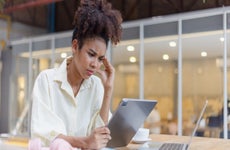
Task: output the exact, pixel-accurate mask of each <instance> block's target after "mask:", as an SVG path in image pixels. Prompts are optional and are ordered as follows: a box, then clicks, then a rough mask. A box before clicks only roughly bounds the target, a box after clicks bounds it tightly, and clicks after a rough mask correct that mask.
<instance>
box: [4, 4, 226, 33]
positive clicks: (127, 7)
mask: <svg viewBox="0 0 230 150" xmlns="http://www.w3.org/2000/svg"><path fill="white" fill-rule="evenodd" d="M108 1H109V2H111V3H112V5H113V7H114V8H116V9H118V10H120V11H121V13H122V16H123V19H124V21H130V20H137V19H142V18H150V17H153V16H162V15H168V14H175V13H181V12H188V11H194V10H201V9H208V8H215V7H222V6H229V5H230V0H108ZM79 2H80V0H0V9H1V12H2V14H4V15H7V16H10V18H11V20H12V21H17V22H21V23H24V24H27V25H31V26H35V27H40V28H43V29H46V30H47V32H57V31H65V30H70V29H72V28H73V26H72V21H73V16H74V12H75V10H76V8H77V7H78V6H79Z"/></svg>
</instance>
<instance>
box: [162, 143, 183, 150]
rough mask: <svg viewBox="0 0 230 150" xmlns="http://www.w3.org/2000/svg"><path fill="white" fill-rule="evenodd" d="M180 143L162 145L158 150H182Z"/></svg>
mask: <svg viewBox="0 0 230 150" xmlns="http://www.w3.org/2000/svg"><path fill="white" fill-rule="evenodd" d="M183 146H184V144H182V143H164V144H163V145H162V146H161V147H160V149H159V150H183Z"/></svg>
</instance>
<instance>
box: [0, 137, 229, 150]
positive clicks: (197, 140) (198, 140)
mask: <svg viewBox="0 0 230 150" xmlns="http://www.w3.org/2000/svg"><path fill="white" fill-rule="evenodd" d="M149 138H151V139H152V141H154V142H170V143H173V142H174V143H178V142H182V143H188V141H189V140H190V136H177V135H166V134H151V135H150V136H149ZM15 141H16V140H14V141H13V142H9V143H8V144H7V145H5V144H3V143H1V142H0V150H26V149H27V146H26V145H27V142H28V141H18V140H17V142H15ZM141 146H142V144H135V143H132V142H131V143H130V144H129V145H128V146H127V147H122V148H117V150H137V149H138V148H140V147H141ZM229 149H230V140H229V139H220V138H207V137H193V139H192V142H191V145H190V147H189V150H229Z"/></svg>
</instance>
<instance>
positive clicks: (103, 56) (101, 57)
mask: <svg viewBox="0 0 230 150" xmlns="http://www.w3.org/2000/svg"><path fill="white" fill-rule="evenodd" d="M89 51H90V52H92V53H93V54H94V55H97V52H96V51H95V50H93V49H91V48H90V49H89ZM99 58H100V59H104V58H105V55H102V56H100V57H99Z"/></svg>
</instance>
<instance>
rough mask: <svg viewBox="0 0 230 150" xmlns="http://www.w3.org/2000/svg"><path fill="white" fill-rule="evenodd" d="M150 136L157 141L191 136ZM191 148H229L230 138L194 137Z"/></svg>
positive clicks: (132, 147)
mask: <svg viewBox="0 0 230 150" xmlns="http://www.w3.org/2000/svg"><path fill="white" fill-rule="evenodd" d="M150 138H151V139H152V140H153V141H156V142H187V141H189V139H190V137H189V136H176V135H164V134H155V135H154V134H152V135H150ZM140 146H141V145H140V144H133V143H130V144H129V145H128V146H127V147H126V148H120V149H119V150H126V149H131V150H134V149H138V148H139V147H140ZM189 148H190V149H189V150H229V149H230V140H226V139H220V138H207V137H193V139H192V143H191V145H190V147H189Z"/></svg>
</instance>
